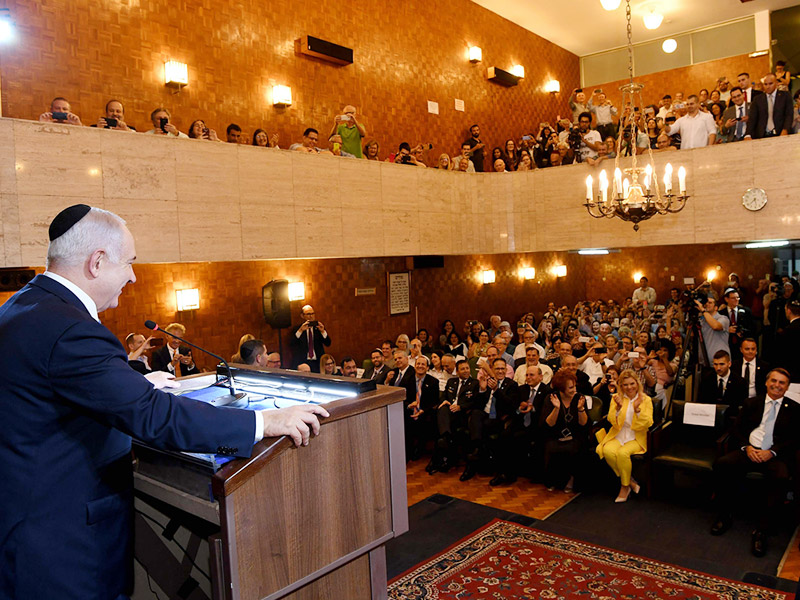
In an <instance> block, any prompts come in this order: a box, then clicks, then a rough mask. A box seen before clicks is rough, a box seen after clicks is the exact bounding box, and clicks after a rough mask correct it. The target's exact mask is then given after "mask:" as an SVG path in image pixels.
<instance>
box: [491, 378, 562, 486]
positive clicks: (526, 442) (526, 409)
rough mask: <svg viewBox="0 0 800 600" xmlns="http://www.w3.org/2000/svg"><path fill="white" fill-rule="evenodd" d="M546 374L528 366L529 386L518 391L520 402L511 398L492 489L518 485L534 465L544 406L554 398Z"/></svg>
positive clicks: (520, 387)
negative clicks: (531, 458)
mask: <svg viewBox="0 0 800 600" xmlns="http://www.w3.org/2000/svg"><path fill="white" fill-rule="evenodd" d="M542 379H543V375H542V370H541V368H540V367H539V366H537V365H528V367H527V370H526V372H525V383H524V384H523V385H521V386H519V387H518V388H517V394H516V398H513V396H511V395H510V394H509V395H508V396H507V398H508V401H509V402H512V401H513V402H515V403H516V406H510V407H509V408H508V409H507V410H508V414H509V415H510V418H509V419H508V420H507V421H506V422H505V426H504V428H503V431H502V433H501V434H500V443H499V444H498V453H497V469H496V472H497V474H496V475H495V476H494V478H493V479H492V480H491V481H490V482H489V485H491V486H493V487H494V486H497V485H504V484H510V483H514V482H515V481H516V480H517V477H518V476H519V474H520V473H523V472H524V471H525V470H526V468H528V467H529V466H530V465H529V464H528V462H529V456H530V452H531V447H532V446H533V445H534V444H536V443H537V442H538V441H539V440H538V436H537V432H538V428H537V424H538V422H539V416H540V415H541V414H542V406H543V405H544V401H545V399H546V398H547V397H548V396H549V395H550V387H549V386H548V385H547V384H546V383H544V382H543V381H542Z"/></svg>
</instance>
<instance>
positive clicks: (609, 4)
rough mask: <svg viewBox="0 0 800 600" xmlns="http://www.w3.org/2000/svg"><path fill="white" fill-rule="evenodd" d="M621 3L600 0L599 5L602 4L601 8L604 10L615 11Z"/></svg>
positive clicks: (615, 0) (614, 0) (613, 0)
mask: <svg viewBox="0 0 800 600" xmlns="http://www.w3.org/2000/svg"><path fill="white" fill-rule="evenodd" d="M621 1H622V0H600V4H602V5H603V8H605V9H606V10H617V9H618V8H619V4H620V2H621Z"/></svg>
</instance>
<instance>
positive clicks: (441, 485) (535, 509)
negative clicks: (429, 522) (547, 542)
mask: <svg viewBox="0 0 800 600" xmlns="http://www.w3.org/2000/svg"><path fill="white" fill-rule="evenodd" d="M428 458H429V457H423V458H421V459H420V460H417V461H414V462H410V463H408V465H407V467H406V479H407V482H408V483H407V488H408V505H409V506H411V505H412V504H416V503H417V502H419V501H420V500H424V499H425V498H427V497H428V496H431V495H432V494H445V495H447V496H452V497H453V498H459V499H461V500H468V501H470V502H476V503H477V504H483V505H484V506H491V507H492V508H497V509H499V510H507V511H510V512H514V513H517V514H520V515H526V516H528V517H533V518H535V519H544V518H545V517H547V516H548V515H550V514H552V513H553V512H555V511H556V510H558V509H559V508H561V507H562V506H564V505H565V504H567V503H568V502H569V501H570V500H572V499H573V498H575V496H577V494H566V493H564V492H563V491H561V490H555V491H553V492H548V491H547V488H545V487H544V486H543V485H541V484H536V483H531V482H530V481H528V480H527V479H525V478H522V477H521V478H520V479H518V480H517V481H516V482H515V483H514V484H512V485H502V486H497V487H494V488H493V487H491V486H489V480H490V479H491V477H486V476H482V475H476V476H475V477H473V478H472V479H470V480H469V481H463V482H462V481H459V480H458V478H459V476H460V475H461V472H462V468H456V469H451V470H450V472H449V473H435V474H433V475H428V473H426V472H425V465H427V464H428Z"/></svg>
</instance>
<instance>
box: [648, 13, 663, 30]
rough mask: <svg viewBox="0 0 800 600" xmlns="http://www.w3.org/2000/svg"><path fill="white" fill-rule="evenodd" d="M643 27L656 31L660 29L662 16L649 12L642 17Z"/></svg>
mask: <svg viewBox="0 0 800 600" xmlns="http://www.w3.org/2000/svg"><path fill="white" fill-rule="evenodd" d="M643 20H644V26H645V27H647V28H648V29H658V28H659V27H661V22H662V21H663V20H664V15H662V14H661V13H657V12H656V11H654V10H651V11H650V12H649V13H647V14H646V15H645V16H644V19H643Z"/></svg>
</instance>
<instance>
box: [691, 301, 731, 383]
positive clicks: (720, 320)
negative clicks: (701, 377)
mask: <svg viewBox="0 0 800 600" xmlns="http://www.w3.org/2000/svg"><path fill="white" fill-rule="evenodd" d="M694 303H695V304H696V305H697V309H698V310H699V311H700V318H699V320H700V329H701V331H702V332H703V343H704V344H705V347H706V356H707V357H708V360H705V357H702V356H699V357H698V359H700V362H701V363H702V364H703V365H705V366H707V367H710V366H711V360H712V358H713V357H714V355H715V354H716V353H717V352H719V351H720V350H724V351H725V352H727V353H728V356H730V354H731V349H730V346H728V335H729V334H728V330H729V329H730V327H731V322H730V320H729V319H728V317H726V316H725V315H721V314H719V313H718V312H717V299H716V296H714V294H709V295H708V296H707V297H705V296H703V295H702V294H698V298H695V301H694Z"/></svg>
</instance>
